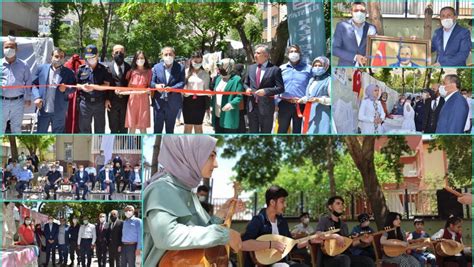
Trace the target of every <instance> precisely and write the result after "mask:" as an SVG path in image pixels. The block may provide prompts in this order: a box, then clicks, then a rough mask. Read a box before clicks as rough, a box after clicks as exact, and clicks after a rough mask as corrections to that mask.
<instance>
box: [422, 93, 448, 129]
mask: <svg viewBox="0 0 474 267" xmlns="http://www.w3.org/2000/svg"><path fill="white" fill-rule="evenodd" d="M438 89H439V84H433V86H432V89H428V90H429V91H428V92H429V94H430V97H429V98H428V99H427V100H426V101H425V112H424V115H423V132H424V133H435V132H436V125H437V124H438V118H439V112H440V111H441V109H442V108H443V105H444V98H443V97H441V96H440V94H439V90H438Z"/></svg>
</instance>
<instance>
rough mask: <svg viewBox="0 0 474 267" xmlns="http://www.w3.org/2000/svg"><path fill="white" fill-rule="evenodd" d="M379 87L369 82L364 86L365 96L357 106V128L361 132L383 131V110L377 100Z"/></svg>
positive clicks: (374, 132)
mask: <svg viewBox="0 0 474 267" xmlns="http://www.w3.org/2000/svg"><path fill="white" fill-rule="evenodd" d="M379 92H380V89H379V87H378V85H376V84H369V85H368V86H367V87H366V88H365V98H364V99H363V100H362V103H361V104H360V107H359V116H358V118H359V128H360V131H361V133H362V134H381V133H383V128H382V122H383V120H384V119H385V112H384V111H383V107H382V104H381V103H380V101H379V100H378V97H379Z"/></svg>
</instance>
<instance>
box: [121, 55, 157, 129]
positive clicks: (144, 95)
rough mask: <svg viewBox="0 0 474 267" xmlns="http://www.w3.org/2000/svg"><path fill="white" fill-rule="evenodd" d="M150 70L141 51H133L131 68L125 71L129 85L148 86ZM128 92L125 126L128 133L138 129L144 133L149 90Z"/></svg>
mask: <svg viewBox="0 0 474 267" xmlns="http://www.w3.org/2000/svg"><path fill="white" fill-rule="evenodd" d="M151 76H152V72H151V69H150V65H149V63H148V59H147V58H146V56H145V54H144V53H143V51H138V52H137V53H135V56H134V57H133V61H132V69H131V70H130V71H129V72H128V73H127V80H128V81H129V82H128V86H129V87H135V88H148V87H150V83H151ZM124 94H130V98H129V100H128V106H127V116H126V118H125V127H127V128H128V129H129V133H132V134H133V133H135V131H136V129H139V130H140V132H141V133H146V128H148V127H150V92H149V91H146V90H144V91H141V90H139V91H136V90H134V91H129V92H124Z"/></svg>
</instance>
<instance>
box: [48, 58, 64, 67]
mask: <svg viewBox="0 0 474 267" xmlns="http://www.w3.org/2000/svg"><path fill="white" fill-rule="evenodd" d="M51 64H53V66H54V67H55V68H59V67H61V66H62V65H63V64H64V61H63V60H62V59H53V60H52V61H51Z"/></svg>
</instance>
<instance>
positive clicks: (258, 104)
mask: <svg viewBox="0 0 474 267" xmlns="http://www.w3.org/2000/svg"><path fill="white" fill-rule="evenodd" d="M269 57H270V50H269V48H268V46H266V45H258V46H257V47H256V48H255V64H253V65H250V66H249V71H248V76H247V79H246V80H245V88H246V90H247V93H252V96H250V97H249V99H248V102H247V108H248V119H249V132H250V133H271V132H272V128H273V113H274V112H275V102H274V99H273V97H272V96H274V95H278V94H281V93H283V92H285V88H284V83H283V78H282V75H281V69H280V68H279V67H277V66H275V65H273V64H272V63H271V62H269V61H268V59H269Z"/></svg>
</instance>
